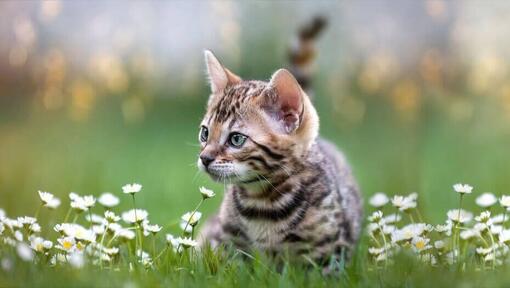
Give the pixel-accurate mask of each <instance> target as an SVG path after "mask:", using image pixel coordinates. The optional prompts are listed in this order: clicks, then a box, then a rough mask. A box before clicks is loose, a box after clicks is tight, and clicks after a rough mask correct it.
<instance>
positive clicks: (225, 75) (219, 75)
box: [204, 50, 241, 94]
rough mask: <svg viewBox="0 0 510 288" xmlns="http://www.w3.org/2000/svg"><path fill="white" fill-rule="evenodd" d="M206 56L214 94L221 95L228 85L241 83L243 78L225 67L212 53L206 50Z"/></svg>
mask: <svg viewBox="0 0 510 288" xmlns="http://www.w3.org/2000/svg"><path fill="white" fill-rule="evenodd" d="M204 56H205V64H206V65H207V74H208V76H209V80H210V82H211V91H212V93H213V94H219V93H221V92H222V91H223V90H225V88H226V87H227V86H228V85H233V84H236V83H239V82H241V78H240V77H239V76H237V75H235V74H234V73H232V72H230V71H229V70H228V69H227V68H225V67H223V65H221V63H220V61H218V59H217V58H216V57H215V56H214V54H213V53H212V52H211V51H209V50H205V51H204Z"/></svg>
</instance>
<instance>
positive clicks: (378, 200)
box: [368, 192, 390, 208]
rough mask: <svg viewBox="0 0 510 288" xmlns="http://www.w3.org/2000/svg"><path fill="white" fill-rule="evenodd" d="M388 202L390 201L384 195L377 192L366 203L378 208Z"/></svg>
mask: <svg viewBox="0 0 510 288" xmlns="http://www.w3.org/2000/svg"><path fill="white" fill-rule="evenodd" d="M389 201H390V199H389V198H388V196H386V194H384V193H382V192H377V193H375V194H374V195H373V196H372V197H371V198H370V200H369V201H368V203H369V204H370V205H371V206H373V207H376V208H379V207H383V206H384V205H386V204H388V202H389Z"/></svg>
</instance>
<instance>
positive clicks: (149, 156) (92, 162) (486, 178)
mask: <svg viewBox="0 0 510 288" xmlns="http://www.w3.org/2000/svg"><path fill="white" fill-rule="evenodd" d="M203 94H204V95H205V92H204V93H203ZM318 94H319V93H318ZM186 96H190V95H186ZM366 97H368V96H366ZM361 99H363V100H364V101H366V102H365V103H366V107H365V118H364V120H363V121H362V122H361V123H357V124H353V123H348V121H346V120H345V119H343V118H342V117H341V116H339V115H338V113H336V111H335V110H334V109H333V108H330V107H331V105H330V104H331V103H329V102H328V101H329V100H327V99H321V98H319V99H317V102H318V108H319V109H318V110H319V113H320V115H321V119H322V128H321V129H322V134H323V135H324V136H326V137H327V138H329V139H332V140H333V141H334V142H336V143H337V144H338V145H339V146H340V147H342V148H343V150H344V151H345V152H346V154H347V155H348V158H349V159H350V161H351V163H352V164H353V168H354V171H355V175H356V176H357V178H358V180H359V182H360V185H361V187H362V190H363V192H364V196H365V198H368V196H369V195H371V194H373V193H374V192H376V191H384V192H387V193H388V194H390V195H392V194H408V193H410V192H413V191H416V192H418V193H419V195H420V205H421V207H420V209H421V211H422V213H423V214H424V216H425V218H427V219H430V220H431V222H433V223H440V222H442V221H444V219H445V213H446V211H447V210H448V209H450V208H452V207H455V206H456V204H457V198H456V195H455V193H452V192H451V191H450V190H451V189H450V187H451V184H453V183H456V182H468V183H470V184H472V185H473V186H475V191H476V192H482V190H488V191H492V192H494V193H495V194H496V195H501V194H505V193H508V187H510V179H509V178H508V177H507V173H506V171H508V168H509V164H508V163H510V161H509V160H510V154H508V148H507V147H509V144H510V143H509V142H510V135H509V131H508V129H507V128H506V126H507V125H505V123H506V122H504V120H503V118H501V116H500V115H499V114H497V113H493V111H497V109H498V104H497V103H492V102H491V101H490V100H484V101H480V100H479V99H473V101H474V103H475V106H474V107H475V108H474V112H473V115H472V117H470V118H466V119H464V120H458V119H457V120H456V119H454V118H452V117H451V115H450V114H449V112H448V111H447V108H446V107H442V106H441V105H432V104H430V103H425V104H424V105H423V107H422V109H421V110H420V111H419V116H418V117H417V118H416V119H415V120H403V119H402V118H401V116H402V115H400V114H398V113H395V111H394V110H393V108H392V107H391V106H390V105H388V104H387V103H386V102H384V101H382V100H378V99H368V98H363V97H361ZM0 101H2V102H1V103H0V104H1V105H0V107H1V108H0V135H1V141H0V195H1V196H0V206H1V208H3V209H5V210H6V211H7V213H8V215H10V216H21V215H33V214H34V213H35V211H36V210H37V207H38V205H39V202H38V199H37V197H36V191H37V190H39V189H41V190H47V191H50V192H52V193H54V194H55V195H57V196H59V197H61V198H62V199H66V200H67V198H66V195H67V194H68V193H69V192H70V191H76V192H78V193H80V194H94V195H99V194H100V193H101V192H104V191H110V192H113V193H115V194H120V193H121V192H120V187H121V186H122V185H124V184H126V183H131V182H140V183H142V184H143V185H144V190H143V193H142V194H140V197H138V196H137V197H138V198H137V205H138V206H139V207H143V208H145V209H147V210H148V211H149V213H150V219H151V222H154V223H158V224H161V225H163V226H164V231H163V232H164V233H166V232H171V233H177V232H178V231H179V228H178V225H177V224H178V221H177V220H178V219H179V216H180V215H182V214H183V213H184V212H186V211H189V210H191V209H193V207H194V205H195V204H196V203H197V202H198V200H199V199H200V195H199V193H198V187H199V186H202V185H204V186H207V187H210V188H213V189H214V190H215V191H216V192H217V194H218V197H215V198H214V199H213V200H211V201H209V202H207V203H206V204H205V205H204V206H203V207H202V208H201V211H202V212H204V213H205V216H207V215H210V214H211V213H213V211H214V210H216V209H217V207H218V205H219V202H220V201H221V194H222V193H220V192H221V190H222V187H221V186H220V185H218V184H215V183H212V182H211V181H210V180H209V179H207V178H206V177H205V176H204V175H200V174H198V175H197V171H196V168H195V164H194V163H195V161H196V154H197V150H198V148H197V147H196V135H197V133H198V123H199V121H200V118H201V113H202V107H203V104H204V102H205V100H204V99H198V97H195V98H193V97H190V98H189V99H188V98H186V97H184V96H183V97H181V98H178V99H174V100H154V102H153V106H152V108H150V109H149V110H148V112H147V114H146V118H145V121H143V122H141V123H135V124H130V125H127V124H125V123H124V122H123V120H122V113H121V110H120V108H119V105H118V103H117V100H116V99H112V98H108V99H102V100H101V101H100V102H99V104H98V105H97V109H94V110H93V111H92V113H91V114H90V115H89V119H88V121H85V122H73V121H71V120H69V117H68V115H69V113H68V112H69V111H67V110H65V109H64V110H60V111H56V112H45V111H40V110H39V108H37V106H35V107H36V108H34V105H28V104H27V103H20V102H17V101H10V100H9V101H8V100H6V99H1V100H0ZM476 101H480V103H478V102H476ZM478 104H480V105H478ZM20 107H23V109H20ZM123 200H124V201H122V203H121V206H120V209H121V210H125V209H130V208H131V203H130V202H129V201H126V200H127V199H123ZM466 202H468V201H466ZM472 202H473V201H469V203H466V206H465V207H466V208H468V209H469V208H472V207H473V204H472ZM64 205H67V202H66V201H64ZM470 205H471V206H470ZM61 210H65V209H60V210H59V211H58V212H55V213H52V212H48V211H43V212H42V213H41V214H40V217H39V218H40V219H42V220H41V224H42V226H43V231H49V230H48V227H51V226H52V225H53V224H55V223H56V222H55V221H56V220H55V219H63V217H64V214H65V211H61ZM157 245H158V246H160V247H162V246H163V245H164V243H163V241H162V240H159V242H158V244H157ZM366 249H367V243H366V239H364V241H363V242H362V243H361V244H360V245H359V248H358V250H359V251H358V252H357V253H356V256H355V258H354V259H353V262H352V263H351V264H350V265H348V266H347V267H346V268H345V269H342V270H341V273H340V275H338V276H335V277H323V276H322V275H321V273H320V271H318V270H315V269H310V268H303V267H300V266H297V265H293V264H286V265H284V266H283V268H282V267H276V264H275V263H274V262H273V261H271V260H269V259H267V258H266V257H265V256H264V255H254V259H251V258H248V259H247V257H246V255H242V253H240V252H237V251H235V250H234V251H227V252H226V253H225V254H221V253H220V254H215V253H206V254H205V255H204V257H199V258H196V259H192V260H189V259H188V258H184V259H181V258H180V256H178V255H173V254H170V255H169V256H168V259H165V261H162V262H161V264H160V265H158V266H157V268H156V269H155V270H154V271H149V272H146V271H143V270H135V271H132V272H128V271H127V270H128V269H121V271H110V272H108V271H98V269H96V268H93V267H88V268H86V269H83V270H73V269H70V268H65V267H61V268H58V269H51V268H48V267H39V266H37V267H33V266H25V264H22V263H16V265H18V264H19V266H16V267H17V268H16V270H15V273H5V272H3V271H1V270H0V286H2V287H3V286H8V287H11V286H25V287H30V286H32V287H47V286H76V287H80V286H84V287H90V286H100V287H101V286H102V287H104V286H110V287H111V286H123V287H133V286H135V287H138V286H145V287H153V286H154V287H159V286H185V287H193V286H199V287H203V286H211V287H225V286H243V287H260V286H271V287H310V286H311V287H328V286H338V285H339V284H340V285H342V286H362V287H367V286H368V287H373V286H390V287H401V286H407V287H429V286H431V285H434V286H438V287H439V286H444V287H447V286H450V287H451V286H466V287H470V286H473V287H480V286H491V287H492V286H504V283H508V281H510V276H508V275H510V274H509V273H507V272H508V271H506V269H504V268H502V269H500V270H498V271H478V270H476V269H475V268H474V267H466V271H464V272H459V271H457V270H455V269H451V270H448V269H445V268H431V267H424V266H423V265H421V264H420V263H418V262H416V260H415V259H413V258H412V257H409V256H408V255H400V256H399V257H398V258H397V260H396V263H395V265H394V266H391V267H390V268H388V269H386V270H381V271H376V270H374V269H371V267H370V265H368V264H367V261H366ZM181 260H182V262H180V261H181ZM277 268H278V269H277ZM276 271H279V272H276Z"/></svg>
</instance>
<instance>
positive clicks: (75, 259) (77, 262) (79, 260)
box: [67, 252, 85, 269]
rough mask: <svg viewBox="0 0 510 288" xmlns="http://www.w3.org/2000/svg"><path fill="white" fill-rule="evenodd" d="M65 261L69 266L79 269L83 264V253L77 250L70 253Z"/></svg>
mask: <svg viewBox="0 0 510 288" xmlns="http://www.w3.org/2000/svg"><path fill="white" fill-rule="evenodd" d="M67 261H68V262H69V265H71V267H73V268H76V269H80V268H82V267H83V266H84V265H85V257H84V256H83V253H79V252H74V253H71V255H69V256H68V257H67Z"/></svg>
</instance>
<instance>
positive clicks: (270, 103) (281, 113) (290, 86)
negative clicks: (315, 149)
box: [262, 69, 306, 133]
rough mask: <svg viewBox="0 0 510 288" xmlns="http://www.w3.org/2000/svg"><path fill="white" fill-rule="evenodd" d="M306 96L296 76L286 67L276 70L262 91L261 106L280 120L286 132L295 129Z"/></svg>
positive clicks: (301, 114) (299, 119)
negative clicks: (263, 91)
mask: <svg viewBox="0 0 510 288" xmlns="http://www.w3.org/2000/svg"><path fill="white" fill-rule="evenodd" d="M303 97H306V95H305V94H304V92H303V90H302V89H301V86H299V83H298V82H297V80H296V78H294V76H292V74H291V73H290V72H289V71H288V70H286V69H280V70H278V71H276V72H275V73H274V74H273V76H272V77H271V80H270V81H269V85H268V87H267V88H266V91H265V93H264V98H263V103H262V107H263V108H264V109H265V110H266V111H268V112H269V113H270V114H272V116H273V117H274V118H276V119H278V120H279V121H281V122H282V124H283V128H284V130H285V132H286V133H291V132H293V131H295V130H296V129H297V128H298V127H299V125H300V123H301V120H302V116H303V111H304V99H303Z"/></svg>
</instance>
